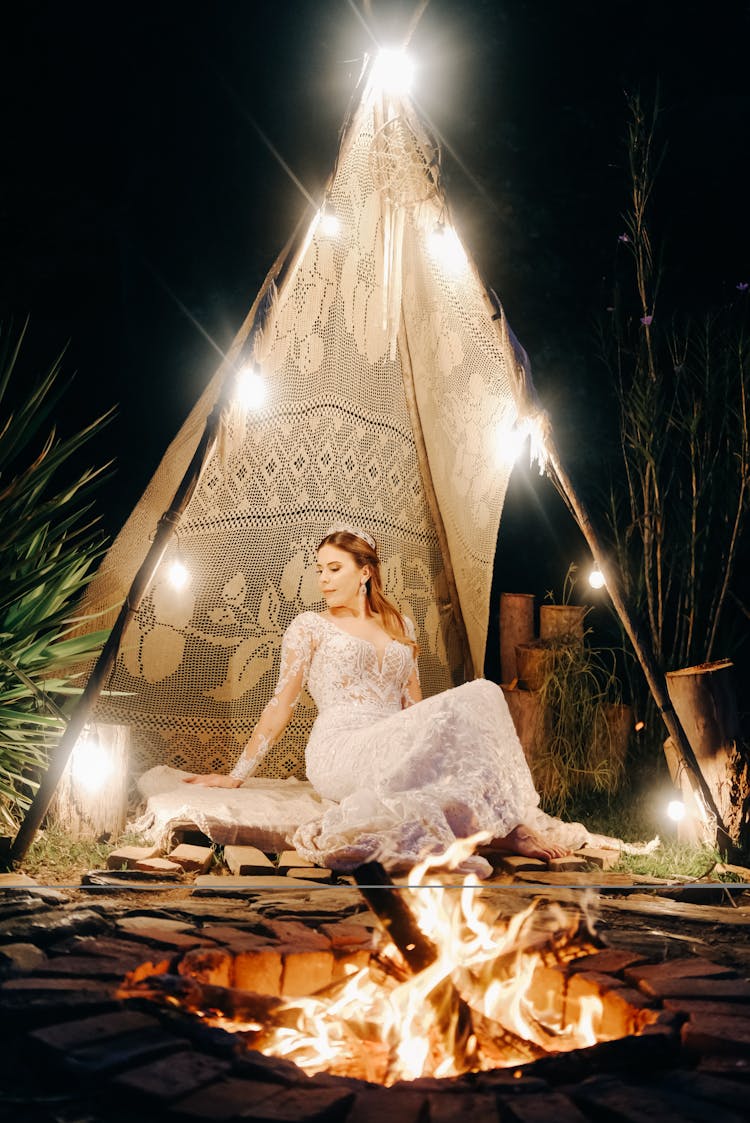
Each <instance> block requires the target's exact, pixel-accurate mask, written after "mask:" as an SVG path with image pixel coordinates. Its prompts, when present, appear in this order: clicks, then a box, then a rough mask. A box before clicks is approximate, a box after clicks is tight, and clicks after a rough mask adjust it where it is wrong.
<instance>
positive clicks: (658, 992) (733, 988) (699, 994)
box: [641, 977, 750, 1002]
mask: <svg viewBox="0 0 750 1123" xmlns="http://www.w3.org/2000/svg"><path fill="white" fill-rule="evenodd" d="M641 989H642V990H643V991H644V993H646V994H651V995H654V996H655V997H656V998H693V999H700V998H705V999H708V1000H710V1001H716V1000H722V1001H724V1002H750V982H748V981H747V980H746V979H698V978H693V977H689V978H684V979H679V978H678V979H670V978H663V979H651V980H649V981H648V982H643V983H641Z"/></svg>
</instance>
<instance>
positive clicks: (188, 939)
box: [117, 916, 211, 951]
mask: <svg viewBox="0 0 750 1123" xmlns="http://www.w3.org/2000/svg"><path fill="white" fill-rule="evenodd" d="M117 927H118V928H119V929H122V930H124V931H126V932H127V933H128V935H129V936H130V937H131V939H134V940H143V941H146V942H147V943H149V944H158V945H160V946H162V947H169V948H176V949H183V948H184V949H185V950H186V951H187V949H188V948H194V947H199V946H201V945H208V944H210V943H211V941H210V940H209V939H208V938H207V937H206V936H203V935H198V934H196V933H195V932H192V933H191V932H189V931H188V930H187V925H186V924H181V923H179V922H173V921H170V920H167V919H163V918H161V917H145V916H133V917H129V916H126V917H123V918H122V919H121V920H119V921H118V922H117Z"/></svg>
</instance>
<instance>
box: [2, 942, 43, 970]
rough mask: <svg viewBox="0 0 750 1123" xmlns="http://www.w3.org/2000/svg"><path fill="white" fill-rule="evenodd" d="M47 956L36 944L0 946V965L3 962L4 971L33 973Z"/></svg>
mask: <svg viewBox="0 0 750 1123" xmlns="http://www.w3.org/2000/svg"><path fill="white" fill-rule="evenodd" d="M46 958H47V956H46V955H45V954H44V952H43V951H42V950H41V948H38V947H37V946H36V944H0V963H2V962H3V961H5V964H6V969H8V968H9V969H10V970H11V971H18V972H27V971H33V970H34V968H36V967H39V966H41V964H42V963H44V962H45V960H46Z"/></svg>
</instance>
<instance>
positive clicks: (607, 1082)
mask: <svg viewBox="0 0 750 1123" xmlns="http://www.w3.org/2000/svg"><path fill="white" fill-rule="evenodd" d="M569 1093H570V1096H571V1098H572V1099H573V1100H574V1101H575V1103H576V1104H579V1105H580V1106H581V1108H582V1109H583V1110H584V1111H585V1112H587V1113H588V1111H591V1113H592V1114H593V1115H594V1118H595V1119H600V1118H602V1119H606V1120H608V1121H609V1120H611V1121H612V1123H652V1121H653V1123H685V1116H684V1114H683V1112H682V1111H679V1110H678V1111H674V1110H673V1109H672V1106H671V1104H670V1103H669V1100H668V1098H666V1097H664V1096H660V1095H659V1094H658V1093H656V1092H654V1091H653V1090H651V1089H650V1088H644V1087H643V1086H642V1085H638V1086H632V1087H631V1086H629V1085H627V1084H622V1083H620V1081H619V1080H617V1079H616V1078H615V1077H611V1076H592V1077H589V1078H588V1079H587V1080H584V1081H583V1082H582V1083H581V1084H578V1085H577V1086H576V1087H575V1088H571V1089H569Z"/></svg>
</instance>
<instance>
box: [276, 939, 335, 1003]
mask: <svg viewBox="0 0 750 1123" xmlns="http://www.w3.org/2000/svg"><path fill="white" fill-rule="evenodd" d="M283 964H284V967H283V972H282V976H281V993H282V994H283V995H284V996H285V997H286V996H289V997H292V998H298V997H300V996H302V995H307V994H315V993H316V992H317V991H319V990H322V989H323V987H326V986H328V984H329V983H330V981H331V978H332V975H333V953H332V952H330V951H296V950H293V949H289V950H285V951H284V955H283Z"/></svg>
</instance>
